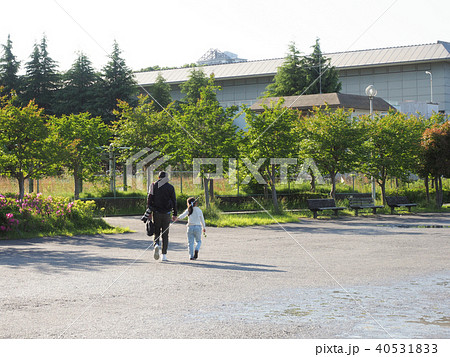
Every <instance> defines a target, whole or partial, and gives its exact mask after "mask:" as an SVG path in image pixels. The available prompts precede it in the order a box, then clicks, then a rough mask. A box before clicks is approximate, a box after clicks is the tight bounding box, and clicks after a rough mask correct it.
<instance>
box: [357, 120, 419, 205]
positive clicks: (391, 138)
mask: <svg viewBox="0 0 450 357" xmlns="http://www.w3.org/2000/svg"><path fill="white" fill-rule="evenodd" d="M361 124H362V126H363V128H364V130H365V133H366V141H365V142H364V144H363V151H362V156H361V161H360V165H359V170H360V171H361V172H363V173H364V174H366V175H368V176H373V177H374V178H375V180H376V181H377V182H378V184H379V185H380V187H381V192H382V197H383V200H384V197H385V185H386V180H387V178H388V177H389V176H391V177H397V178H400V179H406V178H407V176H409V174H410V173H412V172H417V165H418V160H419V152H420V138H421V135H422V133H423V131H424V130H425V128H426V125H427V121H426V120H424V119H423V118H419V117H416V116H414V115H411V116H408V115H406V114H403V113H400V112H394V111H390V112H389V114H388V115H384V116H381V115H379V114H376V115H374V116H373V117H370V116H365V117H362V118H361Z"/></svg>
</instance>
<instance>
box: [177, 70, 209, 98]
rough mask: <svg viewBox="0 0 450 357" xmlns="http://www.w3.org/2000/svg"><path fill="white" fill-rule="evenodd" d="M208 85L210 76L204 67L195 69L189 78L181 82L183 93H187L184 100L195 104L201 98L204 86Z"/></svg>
mask: <svg viewBox="0 0 450 357" xmlns="http://www.w3.org/2000/svg"><path fill="white" fill-rule="evenodd" d="M207 85H208V77H207V76H206V74H205V72H203V70H202V69H193V70H192V71H191V72H190V74H189V79H188V80H187V81H186V82H184V83H183V84H180V89H181V93H184V94H185V97H184V98H183V101H184V102H186V103H189V104H195V102H197V101H198V100H199V99H200V96H201V91H202V88H204V87H206V86H207Z"/></svg>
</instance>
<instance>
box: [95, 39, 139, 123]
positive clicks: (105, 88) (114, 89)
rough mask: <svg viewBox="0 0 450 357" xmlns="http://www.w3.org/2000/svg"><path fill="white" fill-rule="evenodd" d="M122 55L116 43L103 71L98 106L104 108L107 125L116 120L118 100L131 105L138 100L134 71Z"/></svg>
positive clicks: (103, 112)
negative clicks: (115, 112) (115, 111)
mask: <svg viewBox="0 0 450 357" xmlns="http://www.w3.org/2000/svg"><path fill="white" fill-rule="evenodd" d="M121 53H122V51H121V50H120V48H119V45H118V44H117V42H116V41H114V44H113V50H112V53H111V55H110V56H109V57H110V60H109V62H108V63H107V64H106V66H105V67H104V68H103V71H102V81H101V85H100V92H99V103H98V104H99V107H100V108H102V117H103V120H105V122H107V123H109V122H111V121H113V120H114V114H113V111H114V109H115V108H116V106H117V101H118V100H123V101H126V102H128V103H131V104H133V102H135V100H136V98H135V97H136V94H137V89H136V80H135V78H134V75H133V71H132V70H131V69H130V68H128V66H127V65H126V63H125V60H124V59H123V58H122V57H121Z"/></svg>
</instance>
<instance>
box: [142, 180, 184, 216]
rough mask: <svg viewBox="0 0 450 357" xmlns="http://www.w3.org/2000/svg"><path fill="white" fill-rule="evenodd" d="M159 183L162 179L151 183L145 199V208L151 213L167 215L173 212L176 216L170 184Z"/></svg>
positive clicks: (174, 200)
mask: <svg viewBox="0 0 450 357" xmlns="http://www.w3.org/2000/svg"><path fill="white" fill-rule="evenodd" d="M161 181H162V179H160V180H158V181H156V182H153V183H152V186H151V187H150V193H149V194H148V197H147V206H148V208H150V210H151V211H152V212H155V211H156V212H158V213H169V212H170V211H173V215H174V216H178V214H177V199H176V196H175V189H174V188H173V186H172V185H171V184H170V183H168V182H165V183H161Z"/></svg>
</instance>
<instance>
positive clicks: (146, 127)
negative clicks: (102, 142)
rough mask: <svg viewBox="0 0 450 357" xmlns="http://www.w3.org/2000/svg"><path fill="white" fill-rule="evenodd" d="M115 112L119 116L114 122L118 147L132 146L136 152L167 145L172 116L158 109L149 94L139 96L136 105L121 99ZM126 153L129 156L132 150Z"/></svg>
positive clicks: (115, 142)
mask: <svg viewBox="0 0 450 357" xmlns="http://www.w3.org/2000/svg"><path fill="white" fill-rule="evenodd" d="M169 110H170V108H169ZM114 114H115V115H116V117H117V118H118V120H117V121H116V122H114V123H113V130H114V134H115V139H114V145H115V146H116V147H120V146H125V147H130V148H131V152H135V151H139V150H140V149H143V148H149V149H152V150H160V151H161V150H163V149H164V147H165V146H166V144H167V136H168V135H169V132H170V128H171V126H170V124H169V121H170V116H169V115H168V114H167V112H166V111H158V108H156V105H155V103H154V102H153V101H150V99H149V97H148V96H139V98H138V104H137V105H136V106H135V107H133V106H131V105H130V104H128V103H127V102H124V101H119V103H118V105H117V110H115V111H114ZM125 155H126V156H127V157H129V155H130V152H126V153H125Z"/></svg>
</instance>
